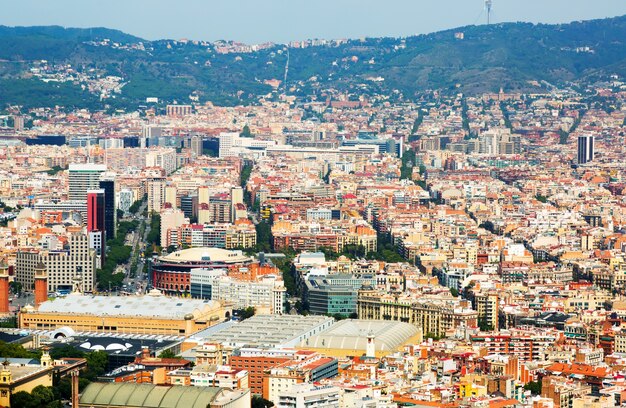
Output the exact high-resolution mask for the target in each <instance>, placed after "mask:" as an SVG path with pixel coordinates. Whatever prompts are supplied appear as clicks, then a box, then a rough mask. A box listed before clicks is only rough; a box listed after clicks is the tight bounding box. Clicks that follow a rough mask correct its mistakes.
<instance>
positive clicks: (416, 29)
mask: <svg viewBox="0 0 626 408" xmlns="http://www.w3.org/2000/svg"><path fill="white" fill-rule="evenodd" d="M2 3H3V4H2V18H0V24H4V25H12V26H14V25H53V24H54V25H62V26H66V27H100V26H103V27H109V28H116V29H119V30H122V31H125V32H127V33H130V34H134V35H137V36H139V37H142V38H146V39H150V40H153V39H159V38H171V39H179V38H189V39H197V40H211V41H212V40H218V39H228V40H237V41H243V42H247V43H260V42H265V41H273V42H287V41H291V40H300V39H306V38H327V39H331V38H360V37H365V36H372V37H373V36H407V35H412V34H421V33H429V32H432V31H437V30H441V29H446V28H453V27H457V26H463V25H470V24H482V23H484V22H485V21H486V14H485V12H484V0H11V1H10V0H5V1H3V2H2ZM623 14H626V0H493V9H492V21H494V22H504V21H531V22H545V23H555V22H568V21H572V20H586V19H593V18H604V17H613V16H617V15H623Z"/></svg>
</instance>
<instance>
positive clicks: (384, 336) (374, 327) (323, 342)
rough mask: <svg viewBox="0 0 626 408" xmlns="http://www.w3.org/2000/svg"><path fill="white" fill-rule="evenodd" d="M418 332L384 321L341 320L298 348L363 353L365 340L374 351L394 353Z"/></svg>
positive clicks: (408, 327) (407, 326) (410, 327)
mask: <svg viewBox="0 0 626 408" xmlns="http://www.w3.org/2000/svg"><path fill="white" fill-rule="evenodd" d="M419 334H420V330H419V329H418V328H417V327H415V326H413V325H412V324H409V323H402V322H394V321H386V320H353V319H349V320H342V321H340V322H337V323H336V324H335V325H334V326H332V327H331V328H330V329H328V330H326V331H324V332H322V333H320V334H318V335H315V336H311V337H310V338H309V339H308V340H304V341H303V342H301V343H300V347H311V348H328V349H345V350H363V351H365V348H366V345H367V338H368V336H372V337H373V338H374V343H375V345H376V351H385V352H387V351H395V350H397V349H398V348H399V347H401V346H402V345H404V344H405V343H406V342H407V341H408V340H409V339H411V338H413V337H415V336H418V335H419Z"/></svg>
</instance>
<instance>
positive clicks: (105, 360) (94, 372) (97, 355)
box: [85, 350, 109, 379]
mask: <svg viewBox="0 0 626 408" xmlns="http://www.w3.org/2000/svg"><path fill="white" fill-rule="evenodd" d="M85 357H86V358H87V368H88V370H87V374H86V375H85V378H88V379H95V378H96V377H97V376H99V375H102V374H104V372H105V371H106V368H107V365H108V364H109V355H108V354H107V353H106V352H104V351H101V350H98V351H92V352H91V353H87V355H86V356H85Z"/></svg>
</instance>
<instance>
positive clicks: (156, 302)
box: [19, 290, 232, 336]
mask: <svg viewBox="0 0 626 408" xmlns="http://www.w3.org/2000/svg"><path fill="white" fill-rule="evenodd" d="M231 313H232V311H231V309H229V308H227V307H224V306H223V305H222V304H221V303H220V302H217V301H214V300H196V299H186V298H176V297H168V296H164V295H163V294H162V293H161V292H159V291H158V290H152V291H150V292H149V293H148V294H146V295H143V296H92V295H83V294H80V293H72V294H70V295H68V296H66V297H64V298H57V299H54V300H53V301H52V300H51V301H47V302H43V303H42V304H41V305H40V306H39V307H38V308H34V307H32V306H26V307H24V308H22V311H21V313H20V315H19V327H20V328H23V329H44V330H50V329H55V328H60V327H65V326H67V327H70V328H72V329H73V330H75V331H83V332H100V333H128V334H132V333H136V334H154V335H159V334H160V335H176V336H189V335H191V334H193V333H196V332H198V331H200V330H202V329H205V328H207V327H209V326H212V325H214V324H216V323H218V322H220V321H222V320H224V319H225V318H229V317H230V315H231Z"/></svg>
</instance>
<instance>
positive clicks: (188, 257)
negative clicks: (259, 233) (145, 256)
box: [159, 247, 252, 263]
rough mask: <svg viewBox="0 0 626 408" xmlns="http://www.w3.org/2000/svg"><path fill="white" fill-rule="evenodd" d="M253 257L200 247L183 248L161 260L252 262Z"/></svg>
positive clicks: (238, 252)
mask: <svg viewBox="0 0 626 408" xmlns="http://www.w3.org/2000/svg"><path fill="white" fill-rule="evenodd" d="M251 260H252V258H250V257H249V256H246V255H244V254H243V252H241V251H229V250H227V249H221V248H209V247H198V248H189V249H183V250H180V251H176V252H172V253H171V254H168V255H165V256H162V257H160V258H159V261H160V262H166V263H168V262H169V263H187V262H223V263H241V262H250V261H251Z"/></svg>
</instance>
